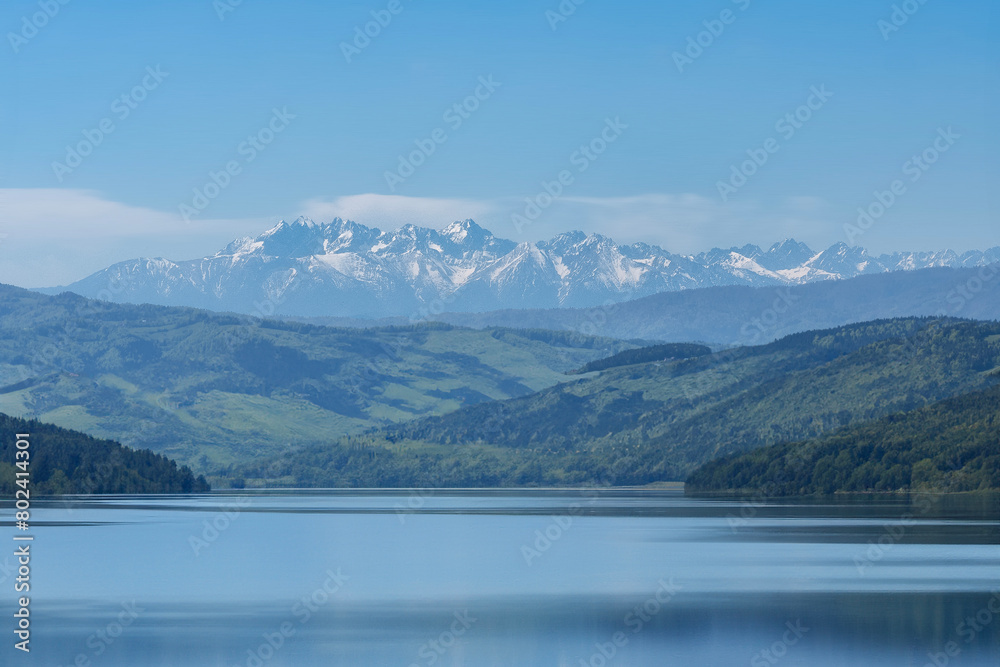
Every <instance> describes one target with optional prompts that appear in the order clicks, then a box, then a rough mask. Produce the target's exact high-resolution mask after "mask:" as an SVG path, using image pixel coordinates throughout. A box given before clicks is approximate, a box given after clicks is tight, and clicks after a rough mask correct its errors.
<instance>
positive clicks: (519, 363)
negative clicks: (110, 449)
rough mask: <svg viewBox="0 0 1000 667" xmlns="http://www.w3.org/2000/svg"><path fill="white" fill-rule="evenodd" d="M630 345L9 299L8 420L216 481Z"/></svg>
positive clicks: (5, 335) (1, 328) (2, 373)
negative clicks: (150, 457)
mask: <svg viewBox="0 0 1000 667" xmlns="http://www.w3.org/2000/svg"><path fill="white" fill-rule="evenodd" d="M632 347H635V346H634V345H632V344H629V343H624V342H621V341H616V340H611V339H600V338H594V337H587V336H581V335H578V334H572V333H568V332H563V333H553V332H544V331H510V330H485V331H478V330H476V331H474V330H467V329H459V328H456V327H452V326H450V325H440V324H429V325H415V326H409V327H394V328H385V329H379V330H365V331H357V330H347V329H331V328H327V327H318V326H310V325H303V324H295V323H278V322H272V321H265V320H257V319H254V318H250V317H241V316H233V315H219V314H213V313H208V312H205V311H198V310H193V309H187V308H169V307H161V306H149V305H146V306H133V305H116V304H110V303H106V302H99V301H90V300H87V299H84V298H82V297H79V296H76V295H73V294H62V295H58V296H45V295H41V294H38V293H35V292H30V291H26V290H21V289H17V288H13V287H6V286H0V412H6V413H8V414H14V415H17V416H22V417H30V418H38V419H41V420H43V421H46V422H50V423H54V424H57V425H60V426H64V427H67V428H73V429H77V430H80V431H84V432H87V433H90V434H92V435H94V436H97V437H101V438H109V439H114V440H117V441H119V442H122V443H124V444H126V445H129V446H133V447H142V448H149V449H152V450H153V451H156V452H160V453H164V454H167V455H169V456H170V457H172V458H175V459H177V460H179V461H181V462H183V463H186V464H190V465H191V466H192V467H193V468H195V469H196V470H198V471H199V472H205V471H209V470H212V469H215V468H216V467H218V466H221V465H229V464H231V463H233V462H236V461H240V462H246V461H251V460H254V459H255V458H258V457H264V456H269V455H273V454H277V453H281V452H287V451H289V450H290V449H294V448H297V447H300V446H303V445H306V444H309V443H320V442H330V441H334V440H336V439H338V438H340V437H341V436H343V435H345V434H348V433H353V432H358V431H363V430H366V429H368V428H371V427H373V426H379V425H386V424H391V423H394V422H399V421H404V420H408V419H412V418H414V417H422V416H426V415H432V414H442V413H445V412H449V411H452V410H455V409H458V408H460V407H462V406H466V405H471V404H475V403H479V402H484V401H491V400H496V399H506V398H511V397H514V396H524V395H527V394H530V393H532V392H534V391H537V390H539V389H543V388H546V387H549V386H551V385H553V384H555V383H557V382H560V381H564V380H565V379H566V378H565V375H564V373H565V372H566V371H569V370H572V369H574V368H579V367H580V366H582V365H584V364H586V363H588V362H590V361H593V360H596V359H600V358H603V357H606V356H608V355H611V354H615V353H617V352H621V351H623V350H625V349H629V348H632Z"/></svg>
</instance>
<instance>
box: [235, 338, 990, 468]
mask: <svg viewBox="0 0 1000 667" xmlns="http://www.w3.org/2000/svg"><path fill="white" fill-rule="evenodd" d="M998 368H1000V324H983V323H975V322H966V321H957V320H934V319H902V320H890V321H879V322H871V323H865V324H859V325H851V326H847V327H840V328H837V329H832V330H826V331H815V332H807V333H802V334H796V335H794V336H789V337H787V338H784V339H782V340H780V341H777V342H775V343H771V344H769V345H764V346H759V347H748V348H738V349H734V350H729V351H725V352H720V353H716V354H713V355H710V356H702V357H697V358H693V359H686V360H681V361H671V362H653V363H647V364H641V365H633V366H625V367H619V368H612V369H609V370H607V371H604V372H601V373H599V374H592V375H590V376H584V377H583V378H582V379H579V380H577V381H573V382H567V383H564V384H561V385H559V386H556V387H552V388H549V389H545V390H542V391H540V392H538V393H535V394H532V395H530V396H526V397H522V398H515V399H510V400H507V401H498V402H492V403H484V404H480V405H475V406H470V407H467V408H463V409H461V410H458V411H456V412H453V413H450V414H447V415H444V416H440V417H431V418H424V419H419V420H415V421H411V422H408V423H404V424H400V425H397V426H393V427H389V428H386V429H383V430H381V431H378V432H374V433H371V434H368V435H366V436H364V437H359V438H351V439H348V440H344V441H342V442H340V443H337V444H334V445H325V446H318V447H312V448H307V449H305V450H303V451H302V452H300V453H298V454H295V455H293V456H291V457H288V458H285V459H282V460H280V461H272V462H271V463H269V464H266V465H254V466H247V467H244V468H241V469H238V470H234V471H233V474H236V475H239V476H243V477H246V478H247V479H257V480H262V481H266V480H278V479H280V480H283V482H285V483H292V482H294V483H304V484H316V485H326V484H346V485H350V484H353V483H362V482H363V483H364V484H373V485H380V484H381V483H387V484H389V485H394V484H397V483H399V484H402V485H407V484H410V483H416V482H417V481H419V483H420V484H422V485H430V486H440V485H449V484H456V485H465V484H471V485H478V484H480V483H485V484H486V485H490V484H499V485H512V484H560V483H599V482H601V481H602V480H603V481H604V482H606V483H613V484H619V485H621V484H645V483H650V482H656V481H679V480H683V479H684V478H685V477H686V476H687V475H688V474H689V473H690V472H692V471H693V470H694V469H695V468H697V467H698V466H700V465H702V464H704V463H706V462H707V461H710V460H712V459H715V458H719V457H724V456H727V455H731V454H735V453H741V452H746V451H749V450H753V449H756V448H760V447H765V446H768V445H773V444H778V443H783V442H789V441H795V440H802V439H806V438H812V437H816V436H819V435H822V434H825V433H827V432H830V431H833V430H834V429H837V428H840V427H843V426H847V425H852V424H859V423H863V422H866V421H870V420H874V419H879V418H882V417H885V416H887V415H890V414H893V413H898V412H904V411H909V410H914V409H917V408H920V407H923V406H926V405H929V404H931V403H934V402H937V401H940V400H942V399H946V398H949V397H953V396H957V395H961V394H964V393H968V392H973V391H978V390H982V389H984V388H987V387H990V386H992V385H993V384H996V383H997V382H998V381H1000V371H998ZM355 472H357V473H358V475H361V477H358V476H355V475H354V473H355Z"/></svg>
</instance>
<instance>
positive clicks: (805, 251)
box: [757, 239, 816, 271]
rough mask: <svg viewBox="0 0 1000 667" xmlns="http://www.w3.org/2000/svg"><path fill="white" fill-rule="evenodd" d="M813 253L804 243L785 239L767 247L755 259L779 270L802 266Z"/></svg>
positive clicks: (769, 267) (774, 269)
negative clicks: (765, 250)
mask: <svg viewBox="0 0 1000 667" xmlns="http://www.w3.org/2000/svg"><path fill="white" fill-rule="evenodd" d="M815 255H816V253H815V252H813V250H812V249H811V248H810V247H809V246H807V245H806V244H805V243H799V242H798V241H796V240H795V239H786V240H784V241H782V242H781V243H775V244H774V245H773V246H771V247H770V248H768V250H767V252H766V253H763V254H762V255H761V257H760V258H759V259H758V260H757V261H758V262H759V263H760V265H761V266H763V267H765V268H768V269H770V270H772V271H781V270H787V269H794V268H796V267H799V266H802V265H803V264H805V263H806V262H808V261H809V260H810V259H812V258H813V257H814V256H815Z"/></svg>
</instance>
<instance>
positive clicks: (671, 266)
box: [41, 218, 1000, 319]
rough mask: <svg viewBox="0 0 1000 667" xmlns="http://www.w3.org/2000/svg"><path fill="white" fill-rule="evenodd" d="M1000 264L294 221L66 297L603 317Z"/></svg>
mask: <svg viewBox="0 0 1000 667" xmlns="http://www.w3.org/2000/svg"><path fill="white" fill-rule="evenodd" d="M996 262H1000V247H997V248H992V249H990V250H987V251H970V252H967V253H964V254H962V255H958V254H956V253H954V252H951V251H943V252H915V253H893V254H889V255H882V256H879V257H874V256H871V255H869V254H868V253H867V252H866V251H865V250H864V249H863V248H859V247H849V246H847V245H846V244H843V243H839V244H837V245H834V246H833V247H831V248H829V249H827V250H825V251H823V252H818V253H817V252H814V251H813V250H812V249H810V248H809V247H808V246H806V245H805V244H803V243H799V242H797V241H794V240H786V241H784V242H782V243H776V244H774V245H773V246H771V247H770V248H768V249H767V250H763V249H761V248H760V247H758V246H755V245H747V246H743V247H742V248H730V249H728V250H723V249H719V248H716V249H713V250H711V251H709V252H705V253H701V254H699V255H695V256H685V255H678V254H673V253H670V252H668V251H666V250H664V249H662V248H660V247H657V246H654V245H649V244H645V243H636V244H632V245H618V244H616V243H615V242H614V241H613V240H611V239H610V238H607V237H605V236H601V235H599V234H591V235H587V234H584V233H583V232H569V233H566V234H560V235H559V236H557V237H555V238H553V239H551V240H549V241H542V242H535V243H515V242H513V241H509V240H506V239H501V238H498V237H496V236H494V235H493V234H492V233H490V232H489V231H488V230H486V229H483V228H482V227H480V226H479V225H477V224H476V223H475V222H473V221H472V220H464V221H461V222H455V223H452V224H451V225H449V226H448V227H445V228H444V229H441V230H436V229H428V228H423V227H416V226H414V225H406V226H404V227H401V228H400V229H397V230H394V231H381V230H379V229H375V228H371V227H366V226H364V225H361V224H358V223H356V222H352V221H350V220H342V219H340V218H337V219H334V220H333V221H331V222H326V223H318V222H314V221H312V220H310V219H308V218H299V219H297V220H295V221H293V222H285V221H281V222H279V223H278V224H276V225H275V226H274V227H272V228H271V229H269V230H267V231H266V232H264V233H263V234H261V235H259V236H257V237H256V238H244V239H238V240H236V241H234V242H232V243H230V244H229V245H228V246H226V247H225V248H224V249H222V250H220V251H219V252H218V253H216V254H215V255H212V256H211V257H205V258H203V259H195V260H189V261H181V262H174V261H169V260H166V259H159V258H158V259H134V260H129V261H126V262H120V263H118V264H115V265H113V266H111V267H109V268H107V269H105V270H103V271H99V272H97V273H95V274H93V275H91V276H89V277H87V278H85V279H83V280H81V281H79V282H76V283H74V284H72V285H70V286H68V287H66V288H47V289H44V290H41V291H43V292H46V293H57V292H60V291H64V290H69V291H72V292H76V293H77V294H80V295H83V296H86V297H92V298H101V299H105V300H109V301H116V302H132V303H154V304H160V305H170V306H194V307H199V308H207V309H211V310H223V311H234V312H238V313H250V314H257V315H261V316H271V315H288V316H341V317H362V318H363V317H387V316H410V317H416V318H419V319H426V318H427V317H428V316H429V314H433V313H440V312H442V311H445V310H447V311H455V312H485V311H490V310H499V309H506V308H514V309H523V308H554V307H592V306H596V305H600V304H603V303H606V302H608V301H609V300H611V301H625V300H629V299H634V298H639V297H643V296H649V295H651V294H656V293H660V292H667V291H677V290H684V289H694V288H699V287H713V286H722V285H750V286H769V285H778V286H781V285H798V284H803V283H809V282H815V281H820V280H837V279H845V278H853V277H855V276H859V275H864V274H871V273H884V272H889V271H911V270H916V269H922V268H929V267H938V266H951V267H970V266H982V265H987V264H992V263H996Z"/></svg>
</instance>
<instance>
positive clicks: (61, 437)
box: [0, 415, 209, 498]
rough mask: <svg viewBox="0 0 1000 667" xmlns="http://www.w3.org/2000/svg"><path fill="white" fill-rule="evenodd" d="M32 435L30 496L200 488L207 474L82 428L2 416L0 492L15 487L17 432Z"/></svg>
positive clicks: (8, 494) (196, 490)
mask: <svg viewBox="0 0 1000 667" xmlns="http://www.w3.org/2000/svg"><path fill="white" fill-rule="evenodd" d="M24 433H27V434H29V435H30V437H29V438H28V442H29V443H30V446H29V447H28V449H27V451H28V452H29V458H28V466H27V469H28V471H29V472H30V480H31V483H30V487H29V488H30V490H31V492H32V495H35V494H38V495H54V494H62V493H93V494H106V493H202V492H207V491H209V486H208V484H207V483H206V482H205V478H204V477H198V478H195V476H194V475H193V474H192V473H191V470H190V469H189V468H187V467H183V468H179V467H178V466H177V464H176V463H175V462H173V461H171V460H170V459H168V458H166V457H164V456H160V455H159V454H154V453H152V452H149V451H146V450H134V449H129V448H128V447H123V446H122V445H120V444H118V443H117V442H112V441H110V440H98V439H96V438H92V437H90V436H88V435H85V434H83V433H77V432H76V431H70V430H67V429H63V428H59V427H58V426H52V425H50V424H43V423H41V422H38V421H33V420H32V421H29V420H25V419H18V418H16V417H9V416H7V415H0V493H2V494H3V495H4V496H5V497H8V498H10V497H13V495H14V490H15V488H17V487H16V485H15V480H16V472H17V471H18V468H17V467H16V458H15V456H16V454H15V452H17V451H18V450H17V435H18V434H24Z"/></svg>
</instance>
